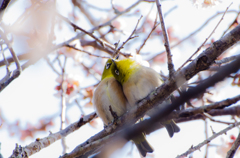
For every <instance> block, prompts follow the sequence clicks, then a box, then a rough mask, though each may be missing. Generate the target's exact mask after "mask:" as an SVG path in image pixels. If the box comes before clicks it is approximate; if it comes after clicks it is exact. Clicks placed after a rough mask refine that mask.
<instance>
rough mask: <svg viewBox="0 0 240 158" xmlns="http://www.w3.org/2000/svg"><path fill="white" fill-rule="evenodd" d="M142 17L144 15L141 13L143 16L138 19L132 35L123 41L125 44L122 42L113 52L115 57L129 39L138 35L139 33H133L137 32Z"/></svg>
mask: <svg viewBox="0 0 240 158" xmlns="http://www.w3.org/2000/svg"><path fill="white" fill-rule="evenodd" d="M142 17H143V16H142V15H141V17H140V18H139V19H138V21H137V24H136V26H135V28H134V30H133V31H132V33H131V34H130V36H129V37H128V38H127V40H126V41H125V42H123V44H122V45H121V46H120V47H118V49H117V51H116V52H115V53H114V54H113V58H115V57H116V56H117V55H118V53H119V52H120V50H121V49H122V48H123V46H124V45H125V44H126V43H127V42H128V41H129V40H131V39H134V38H136V37H138V36H137V35H136V36H133V34H134V33H135V32H136V30H137V27H138V24H139V22H140V20H141V19H142Z"/></svg>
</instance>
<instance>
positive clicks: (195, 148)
mask: <svg viewBox="0 0 240 158" xmlns="http://www.w3.org/2000/svg"><path fill="white" fill-rule="evenodd" d="M238 125H240V122H237V123H235V124H233V125H230V126H229V127H227V128H225V129H223V130H221V131H220V132H218V133H216V134H214V135H212V136H211V137H209V138H208V139H206V140H204V141H203V142H202V143H200V144H198V145H197V146H191V148H190V149H189V150H188V151H186V152H185V153H183V154H181V155H178V156H177V158H181V157H184V156H187V155H189V154H190V153H192V152H194V151H196V150H200V148H201V147H202V146H204V145H205V144H208V143H210V142H211V141H212V140H213V139H215V138H217V137H218V136H220V135H222V134H225V133H227V131H229V130H231V129H232V128H234V127H236V126H238Z"/></svg>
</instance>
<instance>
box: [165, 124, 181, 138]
mask: <svg viewBox="0 0 240 158" xmlns="http://www.w3.org/2000/svg"><path fill="white" fill-rule="evenodd" d="M162 124H163V125H164V126H165V127H166V129H167V131H168V134H169V136H170V137H172V136H173V135H174V133H177V132H179V131H180V128H179V127H178V125H177V124H176V123H175V122H174V121H173V120H169V121H165V122H163V123H162Z"/></svg>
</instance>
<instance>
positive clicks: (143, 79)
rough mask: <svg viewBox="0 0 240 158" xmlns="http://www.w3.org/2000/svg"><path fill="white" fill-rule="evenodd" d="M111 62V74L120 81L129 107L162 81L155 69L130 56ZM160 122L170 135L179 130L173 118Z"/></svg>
mask: <svg viewBox="0 0 240 158" xmlns="http://www.w3.org/2000/svg"><path fill="white" fill-rule="evenodd" d="M112 62H113V64H112V66H111V71H112V74H113V76H114V77H115V79H116V80H118V81H119V82H120V83H121V85H122V88H123V93H124V95H125V96H126V98H127V100H128V102H129V104H130V106H131V107H133V106H135V105H136V103H137V102H138V101H140V100H142V99H143V98H145V97H146V96H147V95H148V94H149V93H151V92H152V91H153V90H154V89H155V88H156V87H159V86H160V85H162V84H163V83H164V81H163V80H162V78H161V76H160V75H159V74H158V73H157V72H156V71H155V70H153V69H152V68H150V67H145V66H142V65H140V64H139V63H137V62H136V61H135V60H132V59H130V58H125V59H122V60H116V59H112ZM161 105H163V104H160V105H159V106H158V108H159V107H161ZM147 114H148V113H147ZM162 124H163V125H164V126H165V127H166V129H167V131H168V134H169V136H170V137H173V135H174V133H177V132H179V131H180V128H179V127H178V126H177V125H176V123H175V122H174V120H168V121H165V122H162Z"/></svg>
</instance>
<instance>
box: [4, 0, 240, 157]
mask: <svg viewBox="0 0 240 158" xmlns="http://www.w3.org/2000/svg"><path fill="white" fill-rule="evenodd" d="M231 3H232V4H231ZM161 4H162V9H163V14H164V17H165V25H166V29H167V31H168V35H169V41H170V46H171V47H172V49H171V51H172V55H173V57H172V59H173V63H174V67H175V69H176V70H177V69H178V68H179V67H181V65H182V64H183V63H184V62H185V61H186V60H187V59H188V58H189V57H190V56H191V55H192V54H193V53H194V52H195V51H196V50H197V49H198V47H200V45H201V44H202V43H203V42H204V40H205V39H206V38H207V37H208V36H209V35H210V34H211V33H212V31H213V30H214V28H215V27H216V26H217V23H218V22H219V21H220V19H221V18H222V16H223V14H224V12H225V11H226V9H227V8H228V7H229V6H230V7H229V8H228V10H227V12H226V14H225V15H224V18H223V20H222V21H221V23H220V24H219V26H218V27H217V29H216V30H215V31H214V34H213V35H212V36H211V37H210V38H209V39H208V41H207V42H206V43H205V44H204V46H203V47H202V48H201V50H200V51H199V52H198V53H197V54H196V55H195V56H194V57H193V58H195V57H196V56H197V55H198V54H199V53H201V52H202V51H203V50H204V49H206V48H207V47H209V46H210V45H211V43H212V42H214V41H216V40H218V39H220V38H221V37H222V36H223V35H224V34H225V33H226V32H228V31H230V30H231V29H232V28H234V27H235V26H236V25H238V23H239V20H240V16H239V14H240V11H239V7H240V1H239V0H232V1H228V0H222V1H220V0H202V1H201V0H181V1H174V0H173V1H168V0H164V1H161ZM230 4H231V5H230ZM2 13H3V12H2ZM2 15H3V16H2V21H1V30H0V32H1V37H2V38H3V37H5V38H6V39H7V41H8V44H6V43H3V42H2V41H1V55H0V66H1V67H0V78H1V79H2V78H4V77H5V75H6V73H7V68H8V69H9V71H13V70H15V69H16V65H15V64H14V62H13V61H12V60H11V59H12V55H11V53H10V51H9V49H8V48H9V47H11V48H12V49H13V50H14V52H15V54H16V55H17V56H18V58H19V61H20V64H21V65H22V66H23V71H22V73H21V74H20V76H19V77H18V78H16V79H14V80H13V81H12V82H11V83H10V84H9V85H8V86H7V87H5V88H4V89H3V90H2V91H1V93H0V143H1V154H2V155H3V157H4V158H5V157H9V156H10V155H11V154H12V151H13V149H14V148H15V144H16V143H18V144H19V145H21V146H26V145H28V144H30V143H31V142H33V141H35V139H36V138H43V137H46V136H48V135H49V132H52V133H56V132H58V131H59V130H60V129H64V128H65V127H67V126H68V125H70V124H71V123H73V122H76V121H78V120H79V119H80V117H82V116H84V115H86V114H89V113H91V112H93V111H94V108H93V105H92V96H93V91H94V89H95V88H96V86H97V84H98V83H99V82H100V80H101V74H102V71H103V67H104V64H105V62H106V60H107V57H111V55H112V54H111V52H112V51H109V50H107V49H103V48H101V47H100V44H98V43H97V42H96V41H95V40H94V39H93V38H92V37H89V36H88V35H83V34H81V31H79V30H78V29H76V27H75V28H74V27H73V26H74V25H73V24H75V25H77V26H79V27H81V28H83V29H84V30H86V31H89V32H91V30H92V29H95V31H94V33H93V34H94V35H95V36H96V37H98V38H102V39H104V40H105V41H107V42H108V43H110V44H112V45H114V43H116V42H118V41H120V42H119V43H120V44H122V42H124V41H125V40H126V39H127V38H128V37H129V35H130V34H131V33H132V31H133V30H134V28H135V26H136V24H137V21H138V19H139V18H140V16H141V15H142V16H143V18H142V20H141V21H140V23H139V25H138V28H137V30H136V35H138V36H139V37H137V38H134V39H133V40H130V41H129V42H128V43H127V44H126V45H125V46H124V49H122V50H121V52H122V53H123V54H131V56H132V58H133V59H135V60H137V61H138V62H140V63H142V64H144V65H147V66H150V67H152V68H153V69H155V70H156V71H157V72H159V73H160V74H161V75H162V76H165V77H168V68H167V58H166V53H165V47H164V44H163V36H162V30H161V27H160V25H159V26H158V27H157V28H156V29H155V30H154V31H153V32H152V34H151V37H150V38H149V39H148V40H147V41H146V44H145V45H144V46H143V48H142V49H140V47H141V45H142V44H143V42H144V41H145V39H146V38H147V37H148V35H149V33H150V32H151V30H152V28H153V26H154V21H155V19H156V15H157V8H156V4H155V2H154V1H151V0H145V1H136V0H130V1H129V0H128V1H127V0H113V1H110V0H88V1H85V0H72V1H70V0H41V1H37V0H21V1H16V0H12V1H11V2H10V4H9V5H8V7H7V8H6V10H5V11H4V14H2ZM158 19H159V18H158ZM158 21H159V20H158ZM72 47H74V48H75V49H74V48H72ZM139 50H140V51H139ZM239 50H240V47H239V44H238V45H235V46H234V47H232V48H231V49H228V50H227V51H226V52H225V53H223V55H222V56H220V57H219V60H220V59H223V58H225V57H229V56H233V55H237V54H239ZM4 56H5V58H6V59H8V61H9V65H8V64H7V65H8V66H6V62H4ZM125 56H126V55H125ZM120 58H121V59H122V58H124V55H121V56H120ZM214 72H215V71H214V70H209V71H203V72H200V73H199V74H198V75H196V76H194V77H193V78H192V79H191V80H190V81H188V85H187V86H191V85H193V84H192V83H195V84H196V83H198V82H199V81H201V80H203V79H205V78H207V77H209V76H211V75H212V74H214ZM239 76H240V75H239V74H235V76H231V77H229V78H227V79H225V80H224V81H222V82H220V83H218V84H216V85H215V86H214V87H211V88H209V89H208V91H207V93H204V95H201V96H199V97H198V98H195V99H192V100H190V102H191V104H192V106H194V107H199V106H203V105H208V104H210V103H214V102H216V101H221V100H224V99H227V98H231V97H234V96H236V95H239V93H240V89H239V86H240V83H239ZM61 85H62V87H64V90H65V93H64V94H63V93H62V89H61ZM174 95H178V93H177V92H174ZM238 104H239V103H238ZM238 104H235V105H232V106H237V105H238ZM185 106H186V107H187V108H191V106H190V105H185ZM61 120H64V121H65V123H61ZM214 120H215V121H213V120H209V119H205V120H197V121H187V122H184V123H180V124H178V125H179V127H180V128H181V131H180V132H179V133H177V134H175V135H174V137H173V138H169V136H168V134H167V131H166V129H160V130H157V131H155V132H153V133H151V134H150V135H148V136H147V139H148V141H149V142H150V144H151V145H152V146H153V148H154V149H155V151H154V153H151V154H148V155H147V157H149V158H151V157H156V158H157V157H168V158H173V157H176V156H177V155H180V154H182V153H184V152H185V151H187V150H188V149H189V148H190V147H191V146H192V145H197V144H199V143H201V142H202V141H204V140H205V139H206V138H207V137H210V136H211V135H212V133H213V132H212V130H213V131H215V132H219V131H220V130H222V129H224V128H226V127H227V125H226V122H227V123H233V122H236V121H238V117H236V116H232V115H227V116H218V117H214ZM216 120H218V121H216ZM219 122H220V123H219ZM222 122H225V123H222ZM102 129H103V123H102V121H101V120H100V119H99V118H97V119H94V120H93V121H91V122H90V123H88V124H86V125H84V126H83V127H81V128H80V129H79V130H77V131H75V132H74V133H72V134H70V135H69V136H67V137H66V139H65V141H64V142H63V141H61V140H59V141H57V142H55V143H53V144H51V145H50V146H49V147H47V148H45V149H43V150H41V151H40V152H38V153H36V154H34V155H32V156H31V157H32V158H40V157H59V156H60V155H62V154H63V152H70V151H72V150H73V149H74V148H75V147H76V146H77V145H79V144H81V143H82V142H84V141H85V140H87V139H88V138H90V137H91V136H93V135H95V134H96V133H98V132H99V131H101V130H102ZM238 133H239V128H238V127H236V128H234V129H232V130H230V131H229V132H227V133H226V135H221V136H219V137H217V138H216V139H214V140H213V141H212V142H211V143H210V144H209V145H208V146H207V147H206V146H204V147H202V148H201V150H200V151H196V152H194V153H193V154H191V155H190V156H189V157H194V158H203V157H205V158H207V157H209V158H210V157H211V158H222V157H225V155H226V152H227V151H228V150H229V149H230V147H231V144H232V143H233V142H234V140H235V139H236V137H237V135H238ZM62 143H64V144H65V147H66V148H65V147H64V146H63V145H62ZM119 153H121V154H119ZM112 157H113V158H115V157H116V158H117V157H119V158H120V157H129V158H130V157H140V156H139V153H138V152H137V149H136V147H135V146H134V145H133V144H132V143H131V142H129V143H127V144H126V145H125V146H124V148H123V149H119V150H118V151H116V153H115V154H114V155H112ZM235 157H240V155H239V154H236V155H235Z"/></svg>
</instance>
